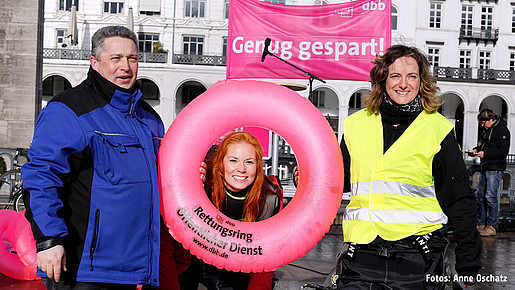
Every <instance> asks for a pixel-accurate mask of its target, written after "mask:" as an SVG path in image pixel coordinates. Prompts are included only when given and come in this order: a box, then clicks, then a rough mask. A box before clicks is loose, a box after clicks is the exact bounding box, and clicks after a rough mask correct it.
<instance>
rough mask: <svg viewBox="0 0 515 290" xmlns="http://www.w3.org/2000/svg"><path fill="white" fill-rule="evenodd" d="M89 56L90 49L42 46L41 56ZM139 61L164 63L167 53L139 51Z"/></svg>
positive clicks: (77, 58) (87, 57)
mask: <svg viewBox="0 0 515 290" xmlns="http://www.w3.org/2000/svg"><path fill="white" fill-rule="evenodd" d="M90 56H91V50H85V49H62V48H43V58H50V59H74V60H88V59H89V58H90ZM139 61H140V62H148V63H166V62H167V61H168V53H151V52H140V53H139Z"/></svg>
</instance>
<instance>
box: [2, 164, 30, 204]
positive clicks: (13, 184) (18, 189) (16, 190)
mask: <svg viewBox="0 0 515 290" xmlns="http://www.w3.org/2000/svg"><path fill="white" fill-rule="evenodd" d="M4 184H7V185H8V186H9V188H10V189H9V199H8V201H7V203H6V204H5V206H4V208H3V209H14V210H16V211H22V210H24V209H25V204H24V203H23V197H22V186H21V174H20V168H16V169H12V170H8V171H6V172H4V173H3V174H2V175H1V176H0V188H1V187H2V186H3V185H4Z"/></svg>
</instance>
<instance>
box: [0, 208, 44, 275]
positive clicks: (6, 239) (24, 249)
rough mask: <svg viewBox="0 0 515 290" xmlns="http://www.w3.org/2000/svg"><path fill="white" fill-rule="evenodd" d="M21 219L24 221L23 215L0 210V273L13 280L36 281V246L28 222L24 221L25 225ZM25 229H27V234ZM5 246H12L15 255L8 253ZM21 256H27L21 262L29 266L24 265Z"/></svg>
mask: <svg viewBox="0 0 515 290" xmlns="http://www.w3.org/2000/svg"><path fill="white" fill-rule="evenodd" d="M22 218H23V219H25V217H24V216H23V213H18V212H15V211H13V210H0V236H1V237H2V245H0V273H2V274H4V275H6V276H8V277H11V278H13V279H18V280H35V279H37V276H36V267H37V265H36V244H35V241H34V239H33V238H32V232H30V225H29V222H28V221H27V220H25V222H26V223H25V222H24V221H23V220H21V219H22ZM14 227H16V228H14ZM17 227H20V228H17ZM26 227H28V231H29V232H28V233H27V228H26ZM13 234H14V236H13ZM27 234H28V236H27ZM27 241H28V242H27ZM31 241H33V246H34V247H33V248H31V245H32V242H31ZM6 245H10V246H12V248H13V249H14V251H16V253H13V252H11V251H8V250H7V249H6ZM21 255H27V257H24V258H23V261H25V262H27V263H30V264H24V262H22V259H21Z"/></svg>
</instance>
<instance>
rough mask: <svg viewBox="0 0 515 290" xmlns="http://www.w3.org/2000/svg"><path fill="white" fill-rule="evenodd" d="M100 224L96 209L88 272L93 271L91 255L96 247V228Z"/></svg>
mask: <svg viewBox="0 0 515 290" xmlns="http://www.w3.org/2000/svg"><path fill="white" fill-rule="evenodd" d="M99 223H100V209H97V211H96V212H95V227H94V228H93V237H92V238H91V245H90V247H89V260H90V264H89V270H90V271H93V253H95V249H96V247H97V239H98V228H99Z"/></svg>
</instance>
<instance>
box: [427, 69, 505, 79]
mask: <svg viewBox="0 0 515 290" xmlns="http://www.w3.org/2000/svg"><path fill="white" fill-rule="evenodd" d="M433 76H434V77H435V78H437V79H438V80H443V81H463V82H472V81H474V82H475V81H485V82H492V83H514V82H515V71H513V70H496V69H477V68H459V67H433Z"/></svg>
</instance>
